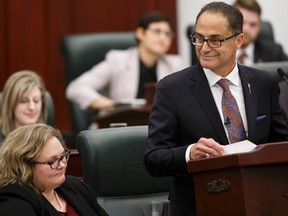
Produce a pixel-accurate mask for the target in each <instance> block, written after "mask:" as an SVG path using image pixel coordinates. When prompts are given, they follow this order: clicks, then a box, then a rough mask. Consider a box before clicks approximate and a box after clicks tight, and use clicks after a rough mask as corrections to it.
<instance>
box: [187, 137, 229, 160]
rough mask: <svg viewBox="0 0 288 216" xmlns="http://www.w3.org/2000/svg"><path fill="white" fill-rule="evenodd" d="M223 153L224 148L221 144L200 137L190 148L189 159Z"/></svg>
mask: <svg viewBox="0 0 288 216" xmlns="http://www.w3.org/2000/svg"><path fill="white" fill-rule="evenodd" d="M223 153H224V149H223V147H222V145H220V144H219V143H218V142H216V141H215V140H214V139H212V138H208V139H207V138H200V139H199V140H198V142H197V143H195V144H193V146H192V147H191V149H190V159H191V160H197V159H200V158H208V157H215V156H221V155H223Z"/></svg>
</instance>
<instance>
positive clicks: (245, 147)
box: [223, 140, 257, 155]
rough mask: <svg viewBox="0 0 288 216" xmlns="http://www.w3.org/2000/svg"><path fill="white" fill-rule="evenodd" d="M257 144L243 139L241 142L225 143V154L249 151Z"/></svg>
mask: <svg viewBox="0 0 288 216" xmlns="http://www.w3.org/2000/svg"><path fill="white" fill-rule="evenodd" d="M256 146H257V145H255V144H254V143H252V142H250V141H249V140H243V141H241V142H237V143H233V144H229V145H225V146H223V148H224V155H227V154H237V153H242V152H249V151H252V150H253V149H254V148H255V147H256Z"/></svg>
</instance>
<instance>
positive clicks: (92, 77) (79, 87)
mask: <svg viewBox="0 0 288 216" xmlns="http://www.w3.org/2000/svg"><path fill="white" fill-rule="evenodd" d="M109 65H110V64H109V63H108V62H107V61H103V62H101V63H99V64H98V65H96V66H94V67H93V68H92V69H91V70H89V71H87V72H85V73H83V74H82V75H81V76H80V77H78V78H76V79H75V80H73V81H72V82H71V83H70V84H69V85H68V86H67V88H66V98H67V99H69V100H71V101H73V102H76V103H78V104H79V105H80V107H81V108H82V109H86V108H88V107H90V106H91V105H92V103H93V102H95V101H96V100H97V99H98V98H100V97H103V95H102V94H101V92H100V90H101V89H103V88H105V87H106V86H107V85H108V83H109V79H110V77H111V73H112V72H111V68H110V66H109ZM107 99H108V98H107ZM99 106H100V105H99Z"/></svg>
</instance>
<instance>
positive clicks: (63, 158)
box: [32, 150, 70, 169]
mask: <svg viewBox="0 0 288 216" xmlns="http://www.w3.org/2000/svg"><path fill="white" fill-rule="evenodd" d="M69 157H70V151H69V150H67V151H65V152H64V153H63V154H62V155H61V156H60V157H59V158H55V159H54V160H51V161H47V162H37V161H33V162H32V163H33V164H46V165H49V166H50V167H51V169H57V168H58V167H59V164H60V161H62V162H63V163H67V161H68V160H69Z"/></svg>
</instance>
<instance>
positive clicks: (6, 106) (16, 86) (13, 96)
mask: <svg viewBox="0 0 288 216" xmlns="http://www.w3.org/2000/svg"><path fill="white" fill-rule="evenodd" d="M45 92H46V89H45V86H44V83H43V81H42V79H41V77H40V76H39V75H38V74H37V73H35V72H33V71H28V70H24V71H19V72H16V73H13V74H12V75H11V76H10V77H9V78H8V80H7V81H6V83H5V86H4V89H3V94H2V100H1V106H0V130H1V134H0V143H1V142H2V141H3V139H4V138H5V137H6V136H7V135H8V134H9V133H10V132H11V131H13V130H14V129H16V128H18V127H20V126H23V125H27V124H32V123H46V121H47V115H48V114H47V113H48V111H47V101H46V100H45Z"/></svg>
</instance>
